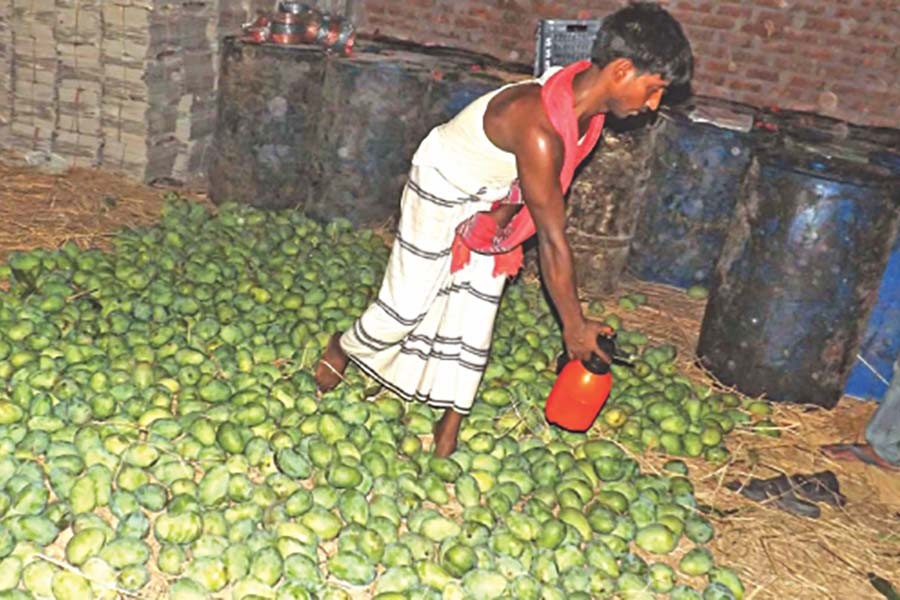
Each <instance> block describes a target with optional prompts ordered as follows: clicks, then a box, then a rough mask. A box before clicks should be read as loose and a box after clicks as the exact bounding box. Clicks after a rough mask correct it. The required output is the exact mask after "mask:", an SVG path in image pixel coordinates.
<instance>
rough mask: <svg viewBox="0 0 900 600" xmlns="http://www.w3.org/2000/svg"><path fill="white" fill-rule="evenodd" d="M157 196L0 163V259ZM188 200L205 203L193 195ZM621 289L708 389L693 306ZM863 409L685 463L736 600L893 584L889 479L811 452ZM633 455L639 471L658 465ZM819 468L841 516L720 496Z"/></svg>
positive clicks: (787, 426) (116, 180) (894, 485)
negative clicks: (874, 580)
mask: <svg viewBox="0 0 900 600" xmlns="http://www.w3.org/2000/svg"><path fill="white" fill-rule="evenodd" d="M166 192H167V190H165V189H160V188H154V187H149V186H144V185H140V184H137V183H134V182H133V181H130V180H127V179H124V178H121V177H118V176H116V175H113V174H110V173H106V172H103V171H97V170H90V169H73V170H71V171H69V172H67V173H66V174H64V175H50V174H45V173H40V172H37V171H35V170H33V169H30V168H25V167H15V166H4V165H0V260H2V257H4V256H5V255H6V254H8V253H9V252H11V251H15V250H23V249H27V248H32V247H38V246H43V247H56V246H58V245H60V244H62V243H64V242H66V241H68V240H73V241H75V242H76V243H78V244H79V245H82V246H84V247H87V246H100V247H103V246H104V245H105V244H106V243H108V241H109V239H110V237H111V236H112V235H114V233H115V231H116V230H119V229H121V228H123V227H136V226H139V225H143V224H149V223H152V222H153V221H154V220H155V219H156V218H157V217H158V215H159V211H160V208H161V207H162V198H163V196H164V194H165V193H166ZM180 192H181V193H184V190H181V191H180ZM188 195H189V196H193V197H194V198H196V199H197V200H198V201H202V202H205V201H206V200H205V198H204V197H203V194H202V193H196V194H188ZM632 291H641V292H643V293H645V294H646V295H647V296H648V302H647V304H646V305H644V306H641V307H639V308H638V309H637V310H635V311H632V312H619V313H618V314H620V316H622V317H623V320H624V323H625V326H626V327H628V328H636V329H640V330H643V331H645V332H646V333H648V334H649V335H650V336H651V337H652V338H655V339H656V340H658V341H667V342H670V343H674V344H676V345H677V346H678V347H679V349H680V357H681V360H682V361H683V366H684V368H685V370H686V371H687V372H688V373H689V374H691V375H692V376H693V377H696V378H698V379H701V380H704V381H710V379H709V376H708V374H706V373H704V372H703V371H701V370H700V369H698V368H697V367H696V366H695V364H694V361H693V349H694V348H695V347H696V341H697V336H698V332H699V326H700V320H701V317H702V314H703V308H704V303H703V302H702V301H696V300H691V299H690V298H688V297H687V296H686V295H685V294H684V293H682V292H681V291H679V290H675V289H672V288H667V287H665V286H658V285H648V284H645V283H641V282H638V281H635V280H626V281H625V282H624V283H623V285H622V288H621V292H622V293H628V292H632ZM607 304H608V305H610V306H612V305H613V304H614V302H607ZM611 312H616V311H615V310H611ZM874 408H875V405H874V404H873V403H866V402H859V401H856V400H854V399H851V398H844V399H843V400H842V401H841V403H840V404H839V405H838V407H837V408H836V409H834V410H833V411H825V410H821V409H809V408H804V407H796V406H784V405H779V406H777V407H776V410H775V415H774V420H775V422H776V423H777V424H778V425H779V426H780V427H781V433H782V435H781V437H779V438H769V437H762V436H758V435H750V434H743V433H738V434H736V435H734V436H732V437H731V438H730V440H729V445H730V447H731V450H732V453H733V456H732V460H731V461H730V462H729V463H728V464H726V465H724V466H718V467H716V466H712V465H709V464H707V463H705V462H703V461H687V462H689V463H690V466H691V479H692V480H693V481H694V484H695V486H696V488H697V496H698V500H699V501H701V502H703V503H705V504H708V505H710V506H712V507H714V508H715V509H718V511H721V513H720V514H721V516H719V517H714V518H713V520H714V521H715V526H716V538H715V539H714V540H713V542H711V546H712V548H713V549H714V551H715V552H716V555H717V559H719V560H721V561H722V562H724V563H726V564H729V565H731V566H734V567H735V568H736V569H737V571H738V572H739V573H740V575H741V577H742V579H743V581H744V583H745V585H746V587H747V595H746V598H751V599H764V598H765V599H773V600H786V599H797V600H802V599H810V600H812V599H834V600H864V599H868V598H872V599H883V598H884V596H882V595H881V594H879V593H878V592H877V591H876V590H875V588H874V587H872V585H871V584H870V582H869V580H868V574H869V573H875V574H876V575H879V576H881V577H884V578H886V579H888V580H890V581H891V582H892V583H893V584H894V585H895V587H900V476H898V475H889V474H886V473H883V472H881V471H879V470H878V469H875V468H872V467H866V466H863V465H857V464H845V463H836V462H832V461H830V460H829V459H827V458H826V457H824V456H823V455H822V454H821V453H820V452H819V451H818V447H819V446H820V445H821V444H825V443H834V442H846V441H855V440H860V439H861V435H862V431H863V428H864V425H865V423H866V421H867V420H868V417H869V415H870V414H871V412H872V411H873V410H874ZM636 458H638V460H639V461H640V462H641V463H642V465H643V466H644V468H645V469H648V470H653V469H658V468H659V467H660V466H661V465H662V463H663V462H664V459H657V458H655V457H636ZM825 469H828V470H831V471H833V472H834V473H835V474H836V475H837V477H838V479H839V481H840V485H841V490H842V492H843V493H844V494H845V495H846V496H847V498H848V501H849V502H848V504H847V505H846V506H845V507H844V508H842V509H831V508H828V507H823V510H822V516H821V517H820V518H819V519H817V520H811V519H806V518H800V517H794V516H791V515H789V514H787V513H784V512H782V511H780V510H778V509H776V508H774V507H770V506H764V505H760V504H756V503H753V502H750V501H748V500H745V499H744V498H743V497H742V496H740V495H738V494H737V493H735V492H732V491H730V490H728V489H727V488H725V487H724V484H725V483H727V482H729V481H732V480H735V479H738V480H742V481H743V480H746V479H747V478H748V477H750V476H753V477H771V476H774V475H777V474H779V473H812V472H815V471H820V470H825Z"/></svg>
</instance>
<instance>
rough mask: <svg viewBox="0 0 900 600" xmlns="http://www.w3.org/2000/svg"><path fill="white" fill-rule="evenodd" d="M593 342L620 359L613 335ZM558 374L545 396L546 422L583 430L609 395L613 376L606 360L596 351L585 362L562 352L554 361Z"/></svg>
mask: <svg viewBox="0 0 900 600" xmlns="http://www.w3.org/2000/svg"><path fill="white" fill-rule="evenodd" d="M597 345H598V346H600V349H601V350H603V352H605V353H606V355H607V356H609V357H610V358H612V359H613V360H614V361H616V362H622V363H623V364H626V365H627V364H628V363H627V362H624V361H622V360H621V358H620V357H619V356H618V355H616V344H615V338H614V337H606V336H602V335H601V336H599V337H598V338H597ZM556 372H557V373H558V374H559V376H558V377H557V378H556V383H555V384H554V385H553V389H552V390H550V395H549V396H548V397H547V403H546V406H545V411H544V412H545V414H546V416H547V421H549V422H550V423H553V424H554V425H557V426H559V427H562V428H563V429H568V430H569V431H577V432H581V431H587V430H588V429H589V428H590V427H591V425H593V423H594V420H595V419H596V418H597V415H598V414H599V413H600V409H601V408H603V404H604V403H606V399H607V398H609V392H610V390H611V389H612V384H613V379H612V372H611V371H610V365H609V363H607V362H605V361H604V360H603V359H602V358H600V357H599V356H597V355H596V354H592V355H591V358H590V359H589V360H587V361H585V362H582V361H580V360H569V357H568V355H567V354H565V353H563V354H562V355H561V356H560V357H559V359H558V360H557V366H556Z"/></svg>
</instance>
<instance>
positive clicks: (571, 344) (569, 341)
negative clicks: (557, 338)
mask: <svg viewBox="0 0 900 600" xmlns="http://www.w3.org/2000/svg"><path fill="white" fill-rule="evenodd" d="M614 333H615V330H614V329H613V328H612V327H610V326H609V325H607V324H606V323H601V322H599V321H593V320H591V319H584V320H583V321H582V323H581V325H580V326H576V327H568V328H565V329H563V343H564V344H565V345H566V351H567V352H568V353H569V358H572V359H577V360H582V361H585V360H588V359H590V358H591V353H594V354H596V355H597V356H599V357H600V358H601V359H602V360H603V362H605V363H607V364H612V357H611V356H608V355H607V354H606V353H605V352H604V351H603V350H601V349H600V347H599V346H598V345H597V336H599V335H603V336H607V337H609V336H611V335H613V334H614Z"/></svg>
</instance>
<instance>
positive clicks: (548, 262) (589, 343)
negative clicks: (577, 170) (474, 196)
mask: <svg viewBox="0 0 900 600" xmlns="http://www.w3.org/2000/svg"><path fill="white" fill-rule="evenodd" d="M529 129H530V131H525V132H523V135H522V137H521V139H520V140H519V141H518V143H517V144H516V152H515V154H516V162H517V165H518V170H519V182H520V185H521V186H522V193H523V195H524V197H525V204H526V206H528V209H529V211H530V212H531V217H532V218H533V219H534V223H535V227H536V229H537V237H538V244H539V246H538V251H539V253H540V263H541V273H542V276H543V279H544V283H545V285H546V286H547V290H548V291H549V293H550V296H551V298H552V299H553V303H554V304H555V306H556V310H557V311H558V312H559V316H560V319H561V320H562V325H563V340H564V341H565V343H566V349H567V350H568V352H569V354H570V355H571V356H573V357H574V358H578V359H582V360H584V359H587V358H589V357H590V354H591V352H594V353H597V354H599V355H600V356H602V357H604V358H607V359H608V358H609V357H606V356H605V354H604V353H603V352H602V351H601V350H600V348H598V347H597V335H598V334H605V335H608V334H609V333H611V329H610V328H609V327H608V326H606V325H603V324H601V323H598V322H596V321H591V320H588V319H585V317H584V314H583V313H582V312H581V305H580V304H579V301H578V294H577V288H576V282H575V269H574V264H573V260H572V249H571V247H570V246H569V242H568V239H567V238H566V234H565V225H566V212H565V205H564V202H563V195H562V189H561V188H560V185H559V172H560V169H561V166H562V161H563V152H564V150H563V145H562V141H561V140H560V139H559V138H558V137H557V136H555V135H553V134H552V133H550V132H548V131H546V130H542V129H541V128H539V127H532V128H529Z"/></svg>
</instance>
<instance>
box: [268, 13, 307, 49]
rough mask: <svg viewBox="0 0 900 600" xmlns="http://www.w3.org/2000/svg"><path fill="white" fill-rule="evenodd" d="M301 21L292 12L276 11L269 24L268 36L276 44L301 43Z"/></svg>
mask: <svg viewBox="0 0 900 600" xmlns="http://www.w3.org/2000/svg"><path fill="white" fill-rule="evenodd" d="M303 26H304V25H303V21H302V20H301V18H300V17H298V16H296V15H294V14H293V13H278V14H277V15H276V16H275V18H274V19H273V20H272V23H271V25H270V28H271V34H270V36H269V38H270V39H271V41H272V42H273V43H276V44H302V43H303Z"/></svg>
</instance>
